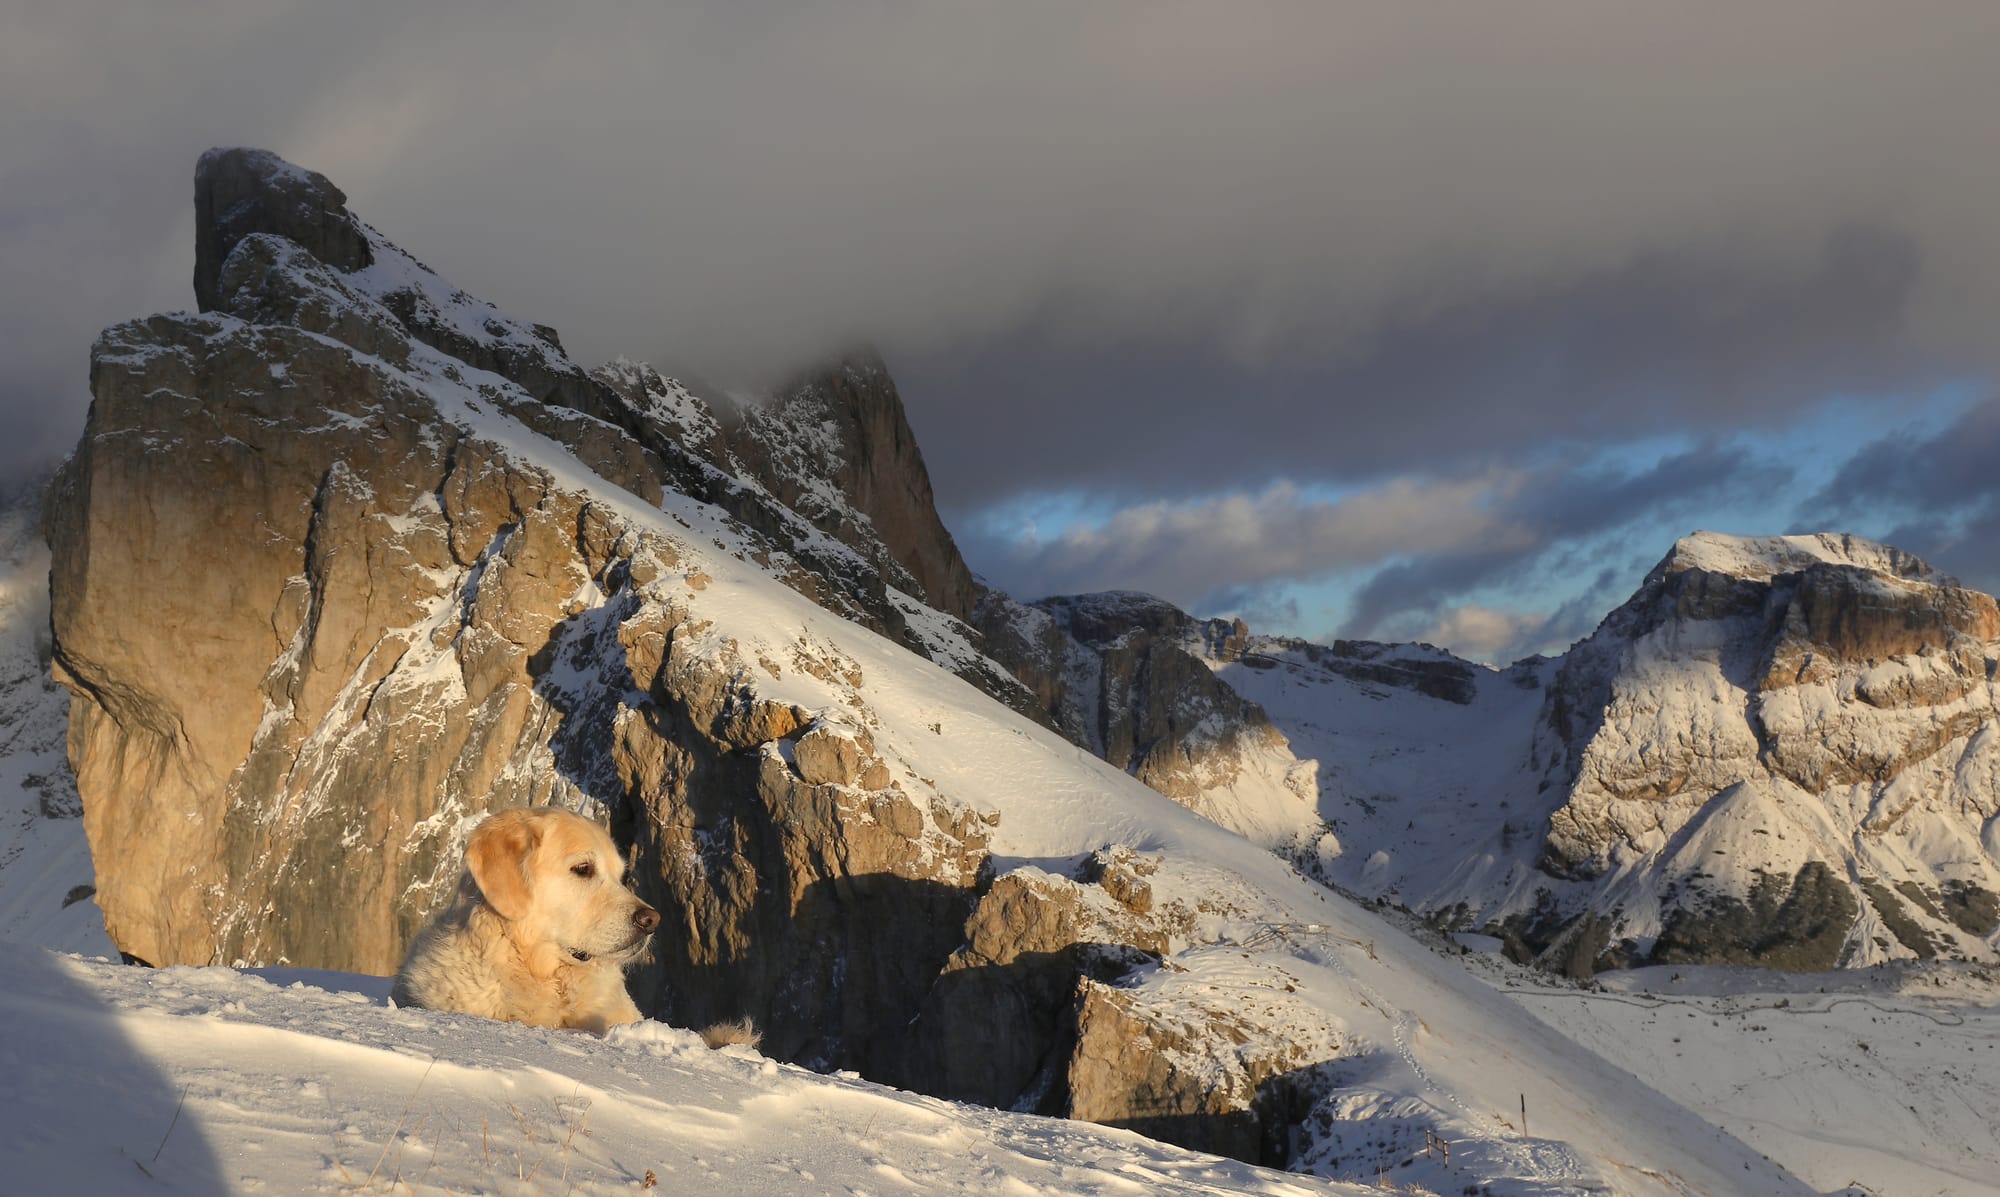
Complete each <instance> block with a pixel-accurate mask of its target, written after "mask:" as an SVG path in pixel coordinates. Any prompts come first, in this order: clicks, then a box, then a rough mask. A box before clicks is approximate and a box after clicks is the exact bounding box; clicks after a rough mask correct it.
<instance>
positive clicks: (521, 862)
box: [465, 807, 660, 971]
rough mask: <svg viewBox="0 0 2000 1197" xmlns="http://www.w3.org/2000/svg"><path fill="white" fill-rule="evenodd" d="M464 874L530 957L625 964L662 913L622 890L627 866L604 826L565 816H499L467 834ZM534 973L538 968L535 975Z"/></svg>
mask: <svg viewBox="0 0 2000 1197" xmlns="http://www.w3.org/2000/svg"><path fill="white" fill-rule="evenodd" d="M465 868H466V871H467V872H469V873H470V874H472V879H473V881H474V882H476V883H477V884H478V886H479V892H480V894H481V895H482V896H483V897H484V898H485V900H486V905H487V906H488V907H490V908H491V909H492V910H493V912H494V913H495V914H498V915H499V916H500V917H501V918H503V919H505V920H506V921H507V934H508V935H509V936H510V937H511V938H512V939H513V940H514V941H515V942H516V943H518V944H520V945H521V946H522V948H523V949H525V950H527V951H528V952H530V953H531V958H534V957H543V958H546V961H547V963H548V966H549V967H554V966H555V965H557V964H561V963H566V962H570V963H589V962H591V961H593V960H607V961H612V962H616V963H620V964H622V963H626V962H628V961H631V960H633V959H636V958H637V957H638V956H639V954H640V953H641V952H643V951H645V949H646V941H647V940H649V939H651V938H652V935H653V929H654V928H655V927H658V926H659V925H660V914H659V912H658V911H656V910H654V909H653V908H652V907H651V906H648V905H647V904H646V903H644V902H642V901H640V900H639V897H638V895H636V894H634V893H633V892H632V891H631V890H629V889H626V888H625V861H624V860H623V859H622V858H621V857H620V856H619V855H618V845H616V844H614V843H613V842H612V841H611V837H610V836H609V835H607V834H605V831H604V829H603V828H602V827H599V826H598V825H597V824H595V823H593V822H591V821H590V820H588V819H586V818H583V817H582V816H580V815H573V814H571V813H570V812H568V811H566V810H559V809H557V808H554V807H535V808H533V809H527V810H518V809H517V810H505V811H501V812H499V813H498V814H495V815H493V816H491V817H490V818H488V819H487V820H486V821H485V822H484V823H481V824H480V825H479V826H478V827H477V828H475V829H474V830H473V832H472V838H471V839H469V840H468V841H466V845H465ZM538 971H539V970H538Z"/></svg>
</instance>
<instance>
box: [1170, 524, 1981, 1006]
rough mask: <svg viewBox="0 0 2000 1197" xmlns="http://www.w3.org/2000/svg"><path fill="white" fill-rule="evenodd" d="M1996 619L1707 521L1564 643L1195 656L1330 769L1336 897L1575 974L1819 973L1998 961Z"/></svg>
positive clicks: (1824, 553)
mask: <svg viewBox="0 0 2000 1197" xmlns="http://www.w3.org/2000/svg"><path fill="white" fill-rule="evenodd" d="M1996 610H2000V609H1996V607H1995V604H1994V600H1993V599H1992V598H1990V597H1988V596H1986V595H1983V594H1979V593H1977V592H1975V591H1970V590H1966V589H1963V588H1961V587H1959V586H1958V585H1957V584H1956V583H1954V582H1952V581H1951V580H1950V579H1949V578H1945V577H1943V576H1942V575H1939V574H1937V573H1936V572H1935V571H1934V570H1932V569H1931V568H1930V567H1929V566H1927V565H1925V564H1924V563H1923V562H1921V561H1918V560H1917V559H1916V558H1913V557H1910V556H1909V555H1908V554H1905V553H1901V552H1899V551H1897V550H1895V549H1892V548H1889V547H1887V546H1883V545H1877V544H1873V543H1871V542H1867V541H1862V540H1859V539H1857V538H1854V537H1840V536H1831V535H1822V536H1796V537H1768V538H1744V537H1726V536H1721V535H1717V534H1712V533H1700V534H1696V535H1694V536H1691V537H1688V538H1686V539H1684V540H1682V541H1681V542H1680V543H1679V544H1677V545H1676V546H1675V547H1674V549H1673V550H1672V552H1670V553H1669V554H1668V556H1667V557H1666V558H1665V559H1664V560H1663V561H1662V562H1661V563H1660V565H1659V566H1658V567H1656V568H1655V569H1654V570H1653V571H1652V573H1651V574H1650V575H1649V576H1648V577H1647V579H1646V581H1645V583H1644V584H1643V585H1642V586H1641V588H1640V589H1639V591H1638V592H1637V593H1636V594H1635V595H1634V596H1633V597H1632V598H1631V599H1630V600H1629V601H1627V602H1626V603H1625V604H1624V605H1622V606H1621V607H1619V608H1618V610H1616V611H1614V612H1612V613H1611V614H1610V615H1609V616H1607V617H1606V619H1605V620H1604V622H1603V624H1602V625H1601V626H1600V627H1599V628H1598V629H1597V631H1596V632H1595V633H1594V634H1593V635H1592V636H1591V637H1590V638H1588V639H1586V640H1584V641H1582V642H1581V643H1579V644H1578V645H1577V646H1576V647H1575V648H1573V649H1572V650H1571V651H1570V652H1569V653H1567V654H1566V655H1565V656H1564V657H1562V658H1560V659H1558V660H1555V661H1544V660H1540V659H1536V660H1530V661H1525V662H1521V663H1519V664H1517V665H1515V666H1513V667H1511V668H1509V669H1507V670H1502V671H1495V670H1490V669H1486V668H1483V667H1480V666H1475V665H1472V664H1470V663H1468V662H1462V661H1457V660H1455V659H1453V658H1451V657H1449V655H1448V654H1444V653H1441V652H1439V651H1437V650H1433V649H1428V648H1426V647H1423V646H1404V645H1363V644H1351V643H1343V644H1339V645H1334V646H1331V647H1329V646H1321V645H1311V644H1305V643H1303V642H1297V641H1283V640H1276V639H1270V638H1261V637H1252V638H1250V639H1249V640H1248V641H1247V642H1246V643H1245V644H1243V645H1240V646H1232V645H1231V644H1230V643H1228V641H1229V637H1217V636H1215V635H1213V634H1210V635H1209V636H1207V637H1206V639H1205V642H1204V643H1205V645H1206V647H1204V648H1203V649H1202V651H1203V652H1204V654H1205V659H1206V660H1207V661H1208V662H1209V664H1210V666H1211V667H1212V668H1213V669H1214V670H1215V671H1216V674H1217V676H1218V677H1219V678H1221V679H1222V680H1224V681H1225V682H1227V683H1228V684H1229V685H1230V686H1231V687H1233V688H1234V689H1236V690H1237V691H1238V692H1239V693H1241V694H1242V695H1243V696H1244V697H1246V698H1248V699H1251V700H1253V701H1255V702H1256V703H1258V704H1259V706H1260V707H1262V708H1263V709H1264V710H1265V711H1267V712H1268V713H1269V714H1270V716H1271V718H1272V720H1273V721H1274V722H1275V723H1276V724H1277V726H1278V727H1279V728H1280V729H1282V730H1283V731H1284V732H1285V734H1286V735H1287V737H1289V739H1290V740H1291V742H1292V744H1293V745H1294V746H1295V747H1296V749H1297V750H1298V751H1299V752H1300V754H1301V755H1303V756H1308V757H1312V758H1315V759H1317V760H1318V761H1319V762H1320V779H1321V793H1320V810H1321V813H1322V814H1323V815H1324V816H1325V818H1326V819H1327V820H1328V822H1329V824H1330V825H1331V829H1332V832H1333V836H1332V838H1331V839H1329V840H1322V841H1321V843H1320V846H1319V847H1320V850H1319V851H1318V852H1317V853H1314V854H1313V855H1312V863H1313V864H1314V865H1315V867H1317V868H1318V869H1320V870H1321V871H1322V873H1323V875H1325V876H1327V877H1328V878H1330V879H1332V880H1334V881H1336V882H1337V883H1339V884H1340V885H1342V886H1343V887H1346V888H1348V889H1351V890H1353V891H1355V892H1358V893H1361V894H1365V895H1369V896H1377V895H1381V896H1389V897H1393V898H1394V899H1396V900H1399V901H1402V902H1405V903H1407V904H1409V905H1410V906H1412V907H1413V908H1415V909H1418V910H1421V911H1424V912H1426V913H1429V914H1432V915H1434V916H1436V917H1438V918H1440V919H1441V920H1443V921H1445V922H1447V923H1449V924H1451V925H1454V926H1475V927H1479V928H1482V929H1486V930H1488V931H1491V932H1493V933H1495V934H1502V935H1505V936H1507V937H1509V938H1510V940H1512V941H1514V943H1515V950H1516V951H1518V952H1522V953H1529V952H1533V953H1539V954H1540V956H1541V957H1542V959H1543V961H1544V963H1546V964H1549V965H1551V966H1553V967H1556V968H1559V969H1567V970H1570V971H1573V972H1578V973H1581V974H1583V975H1588V973H1589V972H1590V971H1592V970H1594V969H1596V968H1602V967H1610V966H1618V965H1626V964H1634V963H1643V962H1645V961H1647V960H1649V959H1650V960H1658V961H1661V962H1692V961H1702V960H1712V961H1723V962H1734V963H1762V964H1768V965H1772V966H1777V967H1786V968H1793V969H1799V968H1807V969H1811V968H1828V967H1833V966H1835V965H1841V964H1846V965H1868V964H1873V963H1877V962H1880V961H1884V960H1891V959H1911V958H1929V957H1936V956H1947V957H1949V956H1958V957H1964V958H1970V959H1993V958H1995V956H1996V945H2000V897H1996V894H2000V832H1996V830H1995V829H1996V828H2000V819H1996V815H2000V772H1996V762H2000V757H1996V756H1995V755H1994V754H1995V752H1996V751H2000V748H1996V745H2000V738H1996V737H2000V707H1996V698H2000V692H1996V690H1995V688H1994V683H1993V678H1994V675H1995V672H1996V669H2000V616H1997V615H1996ZM1189 642H1190V643H1191V644H1192V643H1193V640H1192V638H1191V639H1190V641H1189Z"/></svg>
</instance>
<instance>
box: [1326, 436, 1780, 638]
mask: <svg viewBox="0 0 2000 1197" xmlns="http://www.w3.org/2000/svg"><path fill="white" fill-rule="evenodd" d="M1791 477H1792V473H1791V470H1790V469H1789V468H1788V467H1786V466H1785V465H1783V464H1782V463H1777V462H1770V461H1764V460H1760V459H1759V458H1758V457H1757V456H1756V455H1755V454H1753V453H1752V452H1750V451H1749V450H1747V449H1743V448H1740V447H1735V446H1717V445H1704V446H1701V447H1698V448H1695V449H1692V450H1689V451H1686V452H1683V453H1677V454H1673V455H1671V456H1668V457H1666V458H1663V459H1662V460H1661V461H1659V462H1658V463H1656V464H1655V465H1653V466H1651V467H1649V468H1647V469H1644V470H1636V471H1617V470H1612V469H1607V468H1601V467H1599V468H1586V469H1575V470H1548V471H1544V472H1541V473H1539V474H1537V475H1536V476H1535V477H1534V479H1533V481H1532V482H1531V483H1529V484H1528V485H1526V486H1524V487H1523V488H1522V489H1521V491H1520V492H1519V493H1518V494H1516V495H1515V496H1513V497H1512V498H1511V500H1510V501H1509V502H1508V503H1507V505H1506V509H1505V512H1504V517H1503V518H1504V520H1505V522H1506V524H1507V525H1508V526H1509V527H1511V528H1512V529H1514V531H1515V535H1514V536H1513V537H1512V538H1511V540H1510V541H1509V542H1507V543H1491V542H1485V541H1482V542H1480V543H1478V544H1476V545H1475V546H1472V547H1469V548H1468V549H1466V550H1464V551H1459V552H1445V553H1436V554H1428V555H1421V556H1416V557H1414V558H1413V559H1411V560H1408V561H1403V562H1399V563H1397V564H1394V565H1391V566H1389V567H1387V568H1385V569H1383V570H1381V571H1380V572H1378V573H1376V574H1375V575H1374V576H1373V577H1372V578H1370V579H1369V581H1368V584H1367V585H1365V586H1364V587H1362V589H1361V591H1360V593H1359V594H1358V595H1357V596H1356V598H1355V601H1354V605H1353V609H1352V611H1351V612H1350V614H1349V617H1348V622H1347V625H1346V627H1345V629H1343V631H1344V634H1346V635H1350V636H1368V637H1374V636H1388V637H1395V636H1404V635H1415V634H1417V631H1416V629H1417V628H1418V627H1420V626H1422V624H1423V623H1424V622H1432V621H1435V620H1436V619H1437V618H1438V616H1439V615H1440V614H1441V613H1443V612H1445V611H1446V610H1447V608H1449V607H1450V606H1451V605H1452V604H1453V603H1454V601H1456V600H1457V598H1458V596H1461V595H1463V594H1465V593H1467V592H1468V591H1475V590H1478V589H1480V588H1483V587H1491V586H1496V585H1501V584H1505V583H1509V582H1515V581H1519V580H1520V577H1521V575H1522V574H1523V573H1524V572H1526V571H1531V570H1532V571H1537V572H1540V573H1543V574H1548V575H1553V576H1558V577H1560V576H1581V577H1588V576H1590V575H1591V574H1593V573H1594V574H1596V575H1597V583H1596V585H1595V586H1594V587H1593V588H1592V589H1591V590H1590V591H1589V592H1588V596H1587V598H1588V600H1589V601H1588V602H1586V604H1585V607H1584V608H1580V609H1572V610H1565V611H1563V612H1561V613H1559V614H1560V620H1559V621H1558V622H1559V623H1560V624H1561V625H1562V626H1560V627H1556V626H1552V627H1551V628H1549V629H1547V630H1546V631H1544V630H1543V629H1539V628H1526V629H1523V632H1524V633H1525V634H1526V636H1527V638H1530V639H1532V638H1533V636H1535V635H1543V636H1554V635H1558V634H1562V633H1567V632H1570V631H1572V630H1574V627H1575V626H1576V625H1577V624H1578V623H1579V622H1580V621H1582V620H1584V619H1586V618H1590V616H1589V613H1588V608H1591V607H1594V608H1595V610H1596V614H1597V615H1602V614H1603V611H1604V607H1603V606H1598V605H1597V603H1598V601H1599V600H1601V599H1608V600H1609V603H1615V602H1616V601H1618V598H1619V597H1622V596H1615V597H1614V596H1613V595H1611V594H1610V593H1608V589H1609V586H1610V578H1609V577H1607V576H1606V574H1605V572H1604V571H1603V562H1602V560H1601V557H1602V554H1603V553H1604V551H1605V550H1604V549H1603V547H1602V546H1595V545H1592V546H1590V547H1589V548H1587V549H1586V548H1583V547H1581V544H1582V543H1585V542H1588V541H1589V540H1590V538H1593V537H1596V536H1599V535H1601V534H1604V533H1608V532H1613V531H1615V530H1617V529H1619V528H1622V527H1624V526H1626V525H1628V524H1631V523H1632V522H1633V521H1635V520H1637V519H1639V518H1640V517H1642V516H1644V517H1647V518H1649V519H1652V520H1669V519H1672V518H1674V516H1675V514H1676V513H1677V512H1679V511H1684V510H1688V509H1691V508H1698V507H1701V506H1709V505H1714V504H1716V503H1718V502H1725V501H1730V500H1734V501H1739V502H1740V501H1743V500H1754V499H1762V498H1769V497H1771V496H1774V495H1776V494H1778V493H1780V492H1781V490H1782V488H1783V487H1784V485H1785V484H1786V483H1787V482H1789V481H1790V480H1791ZM1650 551H1651V555H1652V556H1654V557H1658V556H1661V555H1664V553H1665V551H1666V546H1665V545H1658V546H1653V547H1652V548H1651V550H1650ZM1600 591H1605V592H1607V593H1603V594H1600V593H1599V592H1600ZM1606 605H1609V604H1608V603H1607V604H1606ZM1569 606H1570V607H1575V606H1576V604H1575V603H1574V602H1572V603H1571V604H1569ZM1551 618H1552V619H1556V617H1555V616H1552V617H1551ZM1591 622H1593V623H1594V619H1591ZM1585 630H1587V629H1585Z"/></svg>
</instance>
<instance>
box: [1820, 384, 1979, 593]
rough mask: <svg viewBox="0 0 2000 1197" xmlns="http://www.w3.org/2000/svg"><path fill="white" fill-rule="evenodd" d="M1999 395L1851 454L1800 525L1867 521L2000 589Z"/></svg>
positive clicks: (1975, 581)
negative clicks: (1930, 428)
mask: <svg viewBox="0 0 2000 1197" xmlns="http://www.w3.org/2000/svg"><path fill="white" fill-rule="evenodd" d="M1996 462H2000V398H1988V399H1986V400H1984V401H1982V402H1979V403H1976V404H1974V405H1973V406H1971V407H1969V408H1967V409H1966V410H1965V411H1964V412H1962V413H1961V414H1960V415H1959V416H1958V417H1957V418H1956V419H1954V420H1953V421H1952V422H1951V423H1950V424H1949V425H1948V426H1947V427H1945V428H1944V429H1942V430H1940V431H1936V432H1931V433H1918V432H1901V433H1896V434H1893V435H1890V436H1887V437H1884V438H1882V439H1881V440H1878V441H1876V442H1875V443H1873V444H1871V445H1868V446H1866V447H1864V448H1863V449H1862V450H1861V451H1860V452H1858V453H1856V454H1855V455H1854V456H1853V457H1851V458H1849V459H1848V460H1847V462H1846V463H1844V464H1843V465H1842V466H1841V468H1840V470H1839V472H1838V473H1836V474H1835V475H1834V478H1833V480H1832V481H1831V482H1829V483H1828V484H1827V485H1826V486H1825V487H1824V488H1823V489H1821V490H1820V491H1819V493H1817V494H1815V495H1814V496H1812V497H1811V498H1810V499H1808V500H1807V501H1806V502H1805V503H1804V504H1803V505H1802V506H1801V508H1800V511H1799V514H1798V517H1797V520H1796V522H1795V527H1794V529H1793V530H1795V531H1802V532H1803V531H1812V532H1818V531H1824V530H1827V529H1844V528H1849V527H1856V526H1859V527H1863V528H1867V529H1868V530H1869V531H1871V532H1873V533H1874V534H1875V535H1876V536H1878V537H1879V538H1880V539H1882V540H1884V541H1886V542H1887V543H1889V544H1893V545H1895V546H1897V547H1898V548H1902V549H1907V550H1908V551H1910V552H1913V553H1916V554H1917V555H1918V556H1921V557H1924V558H1926V559H1928V560H1929V561H1930V562H1931V563H1932V564H1933V565H1935V566H1937V567H1938V568H1940V569H1942V570H1945V571H1946V572H1948V573H1952V574H1956V575H1958V576H1959V577H1960V578H1961V579H1962V580H1963V581H1965V582H1966V583H1968V584H1970V585H1972V586H1976V587H1978V588H1979V589H1982V590H1985V591H1988V592H1994V591H2000V467H1996V464H1995V463H1996Z"/></svg>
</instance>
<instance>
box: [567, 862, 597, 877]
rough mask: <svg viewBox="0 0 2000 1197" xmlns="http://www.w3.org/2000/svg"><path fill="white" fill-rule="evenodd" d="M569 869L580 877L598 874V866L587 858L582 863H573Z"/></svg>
mask: <svg viewBox="0 0 2000 1197" xmlns="http://www.w3.org/2000/svg"><path fill="white" fill-rule="evenodd" d="M569 871H570V872H572V873H575V874H576V875H577V876H579V877H595V876H596V875H597V866H596V865H594V864H592V863H590V862H589V861H587V860H586V861H584V862H583V863H582V864H573V865H571V866H570V867H569Z"/></svg>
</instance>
